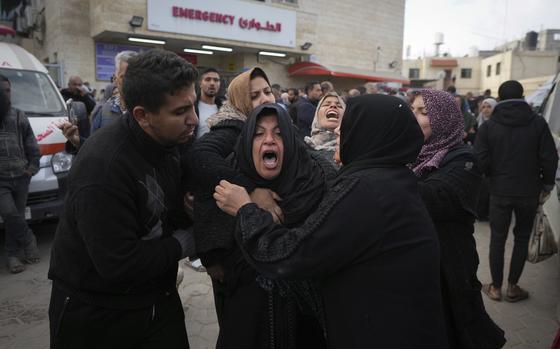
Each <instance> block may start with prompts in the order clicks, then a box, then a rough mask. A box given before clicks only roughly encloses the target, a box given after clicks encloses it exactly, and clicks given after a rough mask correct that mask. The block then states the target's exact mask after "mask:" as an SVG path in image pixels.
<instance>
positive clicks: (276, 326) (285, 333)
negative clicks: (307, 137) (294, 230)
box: [212, 104, 335, 349]
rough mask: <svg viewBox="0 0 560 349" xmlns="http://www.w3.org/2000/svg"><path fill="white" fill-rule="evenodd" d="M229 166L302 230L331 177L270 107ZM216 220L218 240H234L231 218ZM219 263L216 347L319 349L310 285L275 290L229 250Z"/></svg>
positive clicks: (258, 114)
mask: <svg viewBox="0 0 560 349" xmlns="http://www.w3.org/2000/svg"><path fill="white" fill-rule="evenodd" d="M229 160H230V166H231V168H232V169H235V171H237V172H238V173H239V174H240V175H243V176H244V178H246V180H247V181H249V182H250V183H251V186H254V187H259V188H266V189H269V190H271V191H273V192H274V193H275V195H278V196H279V198H281V200H279V202H278V205H279V206H280V208H281V210H282V218H283V224H284V225H286V226H289V227H293V226H296V225H298V224H301V223H302V222H303V221H304V220H305V218H306V217H307V216H308V215H309V214H310V213H311V212H312V211H313V210H314V209H315V208H316V207H317V205H318V204H319V202H320V201H321V199H322V197H323V194H324V193H325V192H326V190H327V180H328V179H329V178H331V177H334V175H335V170H334V167H332V165H331V164H330V163H329V162H328V161H326V160H323V161H318V160H315V159H314V158H312V157H311V155H310V154H309V153H308V151H307V146H306V145H305V144H303V143H302V142H301V141H299V140H298V139H297V134H296V130H295V129H294V127H293V125H292V123H291V121H290V117H289V115H288V113H287V112H286V111H285V110H284V109H283V108H282V107H280V106H278V105H276V104H263V105H260V106H258V107H256V108H255V109H253V110H252V111H251V113H250V114H249V115H248V117H247V121H246V122H245V124H244V126H243V128H242V130H241V133H240V135H239V141H238V143H237V146H236V147H235V149H234V153H232V154H231V156H230V157H229ZM218 214H219V215H218ZM218 214H214V215H212V219H215V220H217V221H220V222H224V224H223V226H222V228H221V229H222V230H223V233H227V234H229V235H230V236H231V237H232V239H233V230H234V227H235V221H234V219H233V218H232V217H230V216H228V215H226V214H225V213H223V212H221V211H218ZM220 215H221V216H223V217H220ZM220 263H221V266H222V267H223V269H224V275H223V278H222V279H221V280H214V292H215V301H216V308H217V311H218V312H219V321H220V334H219V336H218V344H217V347H218V348H222V347H223V348H244V349H245V348H248V349H250V348H255V349H261V348H266V347H269V346H270V345H271V343H274V348H323V347H324V346H325V344H324V337H323V331H322V330H321V327H320V325H319V322H318V321H314V320H313V318H312V316H315V317H318V320H320V319H321V318H320V315H321V307H320V302H319V300H318V297H316V296H314V293H315V289H314V287H313V285H312V284H310V283H306V282H300V283H274V282H271V281H270V280H267V279H265V278H262V277H260V276H259V275H258V274H257V272H256V271H255V269H254V268H252V267H251V266H250V265H249V264H247V262H246V261H245V260H244V258H243V256H242V254H241V250H240V249H239V248H237V246H235V245H234V246H231V247H229V248H227V249H224V250H221V252H220ZM298 306H300V307H301V308H303V309H304V310H306V313H307V315H308V316H304V314H303V313H302V312H301V311H300V310H299V309H300V308H299V307H298Z"/></svg>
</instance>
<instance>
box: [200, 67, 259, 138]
mask: <svg viewBox="0 0 560 349" xmlns="http://www.w3.org/2000/svg"><path fill="white" fill-rule="evenodd" d="M258 76H260V77H262V78H263V79H265V80H266V82H267V83H268V84H269V85H270V81H268V77H267V76H266V74H265V72H264V71H263V70H262V69H261V68H257V67H255V68H253V69H250V70H247V71H246V72H243V73H241V74H239V75H237V76H236V77H235V78H234V79H233V80H231V82H230V83H229V86H228V88H227V95H228V99H227V101H226V102H225V103H224V104H223V105H222V107H221V108H220V110H219V111H218V112H217V113H216V114H214V115H212V116H211V117H209V118H208V121H207V124H208V127H210V128H212V127H214V126H215V125H217V124H219V123H220V122H222V121H224V120H232V119H235V120H241V121H243V122H245V121H246V120H247V116H248V115H249V114H250V113H251V111H252V110H253V103H252V102H251V79H254V78H256V77H258Z"/></svg>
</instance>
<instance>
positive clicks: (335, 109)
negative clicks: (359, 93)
mask: <svg viewBox="0 0 560 349" xmlns="http://www.w3.org/2000/svg"><path fill="white" fill-rule="evenodd" d="M345 109H346V103H344V101H343V100H342V98H341V97H340V96H339V95H338V93H336V92H334V91H333V92H327V94H325V95H324V96H323V98H321V100H320V101H319V104H317V110H316V111H315V117H314V118H313V122H312V123H311V136H309V137H305V143H307V145H309V146H310V147H311V148H312V149H313V150H315V151H316V152H317V153H318V154H319V155H322V156H323V157H324V158H325V159H327V160H329V161H331V162H333V163H334V159H333V156H334V151H335V149H336V135H335V134H334V130H335V129H336V128H337V127H338V125H339V124H340V119H341V118H342V115H343V114H344V110H345Z"/></svg>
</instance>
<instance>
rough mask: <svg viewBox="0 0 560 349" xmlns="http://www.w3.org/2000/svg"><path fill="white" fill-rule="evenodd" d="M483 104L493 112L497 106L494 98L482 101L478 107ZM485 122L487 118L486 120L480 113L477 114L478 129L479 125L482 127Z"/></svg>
mask: <svg viewBox="0 0 560 349" xmlns="http://www.w3.org/2000/svg"><path fill="white" fill-rule="evenodd" d="M484 103H486V104H488V105H489V106H491V107H492V110H494V108H495V107H496V104H498V102H497V101H496V100H495V99H494V98H486V99H485V100H483V101H482V103H481V104H480V105H481V106H482V104H484ZM485 121H488V118H486V117H485V116H484V115H482V112H480V113H479V114H478V127H480V125H482V124H483V123H484V122H485Z"/></svg>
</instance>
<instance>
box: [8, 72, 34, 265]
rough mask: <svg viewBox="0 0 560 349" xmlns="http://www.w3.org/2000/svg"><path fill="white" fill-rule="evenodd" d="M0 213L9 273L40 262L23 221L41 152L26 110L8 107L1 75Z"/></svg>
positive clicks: (31, 233)
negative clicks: (30, 185) (4, 234)
mask: <svg viewBox="0 0 560 349" xmlns="http://www.w3.org/2000/svg"><path fill="white" fill-rule="evenodd" d="M0 90H1V91H2V95H1V96H0V104H2V108H0V110H1V111H3V112H2V113H0V216H1V217H2V220H3V221H4V228H5V231H6V245H5V246H6V256H7V257H8V269H9V270H10V272H11V273H14V274H15V273H20V272H22V271H24V270H25V265H24V264H23V263H22V261H23V262H26V263H37V262H39V251H38V249H37V240H36V239H35V235H33V232H32V231H31V229H29V227H28V226H27V222H26V221H25V204H26V202H27V193H28V191H29V181H30V180H31V177H32V176H33V175H35V174H36V173H37V172H38V171H39V159H40V158H41V153H40V152H39V146H38V145H37V140H36V139H35V135H34V134H33V130H32V129H31V125H30V124H29V120H28V119H27V117H26V116H25V113H24V112H23V111H21V110H19V109H15V108H12V106H11V101H10V99H11V84H10V81H9V80H8V78H6V77H5V76H3V75H0Z"/></svg>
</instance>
